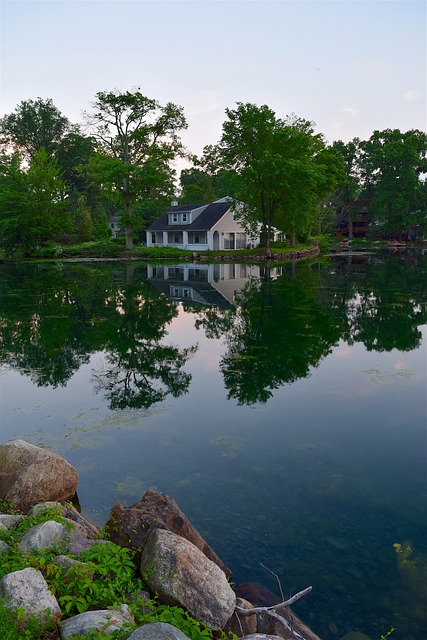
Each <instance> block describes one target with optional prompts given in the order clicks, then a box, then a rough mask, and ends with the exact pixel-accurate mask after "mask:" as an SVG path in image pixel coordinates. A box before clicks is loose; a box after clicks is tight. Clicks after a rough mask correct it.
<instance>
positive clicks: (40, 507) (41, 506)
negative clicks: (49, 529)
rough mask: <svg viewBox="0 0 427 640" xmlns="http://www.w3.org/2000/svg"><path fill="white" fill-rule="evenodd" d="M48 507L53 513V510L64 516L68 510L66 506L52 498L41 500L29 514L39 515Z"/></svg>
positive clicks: (56, 513)
mask: <svg viewBox="0 0 427 640" xmlns="http://www.w3.org/2000/svg"><path fill="white" fill-rule="evenodd" d="M48 509H49V510H50V512H51V513H52V512H53V513H54V514H55V515H57V516H64V515H65V512H66V509H65V507H64V506H63V505H62V504H61V503H60V502H54V501H52V500H51V501H49V502H39V503H38V504H35V505H34V506H33V507H31V509H30V510H29V511H28V513H27V516H37V515H39V514H40V513H43V511H47V510H48Z"/></svg>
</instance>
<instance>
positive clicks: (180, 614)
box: [130, 600, 237, 640]
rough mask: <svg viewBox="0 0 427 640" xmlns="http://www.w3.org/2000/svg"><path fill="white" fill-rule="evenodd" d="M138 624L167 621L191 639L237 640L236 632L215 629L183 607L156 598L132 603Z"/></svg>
mask: <svg viewBox="0 0 427 640" xmlns="http://www.w3.org/2000/svg"><path fill="white" fill-rule="evenodd" d="M130 608H131V611H132V614H133V616H134V618H135V621H136V624H137V625H144V624H148V623H150V622H151V623H153V622H165V623H167V624H171V625H173V626H174V627H177V628H178V629H180V630H181V631H182V632H183V633H184V634H185V635H186V636H187V637H188V638H190V640H198V639H199V638H200V639H201V638H207V639H209V640H213V638H215V639H217V640H237V636H236V635H235V634H234V633H226V632H224V631H222V630H220V631H213V630H212V629H210V628H209V627H207V626H206V625H204V624H203V623H202V622H198V621H197V620H195V619H194V618H193V617H192V616H191V615H190V614H189V613H188V611H185V609H182V607H177V606H169V605H164V604H160V605H159V604H158V603H157V601H156V600H149V601H148V602H146V601H142V600H137V601H136V602H134V603H133V604H131V605H130Z"/></svg>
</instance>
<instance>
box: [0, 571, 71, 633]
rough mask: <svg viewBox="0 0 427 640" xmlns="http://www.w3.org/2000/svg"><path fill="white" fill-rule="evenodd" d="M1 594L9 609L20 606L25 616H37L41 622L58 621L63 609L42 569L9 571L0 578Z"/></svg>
mask: <svg viewBox="0 0 427 640" xmlns="http://www.w3.org/2000/svg"><path fill="white" fill-rule="evenodd" d="M0 596H1V597H2V598H3V599H4V606H5V607H6V608H8V609H14V608H16V607H19V608H21V609H23V610H24V612H25V618H26V619H27V620H28V619H29V618H30V616H34V617H36V618H37V619H38V620H40V622H43V623H44V622H50V621H53V622H55V623H56V622H58V621H59V619H60V618H61V615H62V613H61V609H60V608H59V604H58V602H57V600H56V598H55V597H54V596H53V595H52V594H51V592H50V591H49V587H48V585H47V582H46V580H45V579H44V578H43V576H42V574H41V572H40V571H37V570H36V569H33V568H27V569H22V570H21V571H14V572H13V573H8V574H7V575H6V576H4V578H3V579H2V580H0Z"/></svg>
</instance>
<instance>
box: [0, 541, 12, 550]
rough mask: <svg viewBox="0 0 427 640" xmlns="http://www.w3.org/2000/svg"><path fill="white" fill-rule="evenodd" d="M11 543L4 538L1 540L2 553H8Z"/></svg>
mask: <svg viewBox="0 0 427 640" xmlns="http://www.w3.org/2000/svg"><path fill="white" fill-rule="evenodd" d="M9 548H10V547H9V545H8V544H6V542H3V540H0V553H7V552H8V551H9Z"/></svg>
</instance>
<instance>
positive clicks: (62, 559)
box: [54, 555, 95, 582]
mask: <svg viewBox="0 0 427 640" xmlns="http://www.w3.org/2000/svg"><path fill="white" fill-rule="evenodd" d="M54 562H55V564H57V565H59V566H60V567H62V571H63V581H64V582H69V580H70V576H67V572H68V569H70V568H71V567H75V568H76V569H78V570H79V575H81V576H85V577H86V578H89V579H90V580H92V579H93V576H94V575H95V569H94V567H91V566H89V565H88V564H87V563H86V562H80V560H74V558H70V557H69V556H65V555H60V556H56V557H55V558H54Z"/></svg>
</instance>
